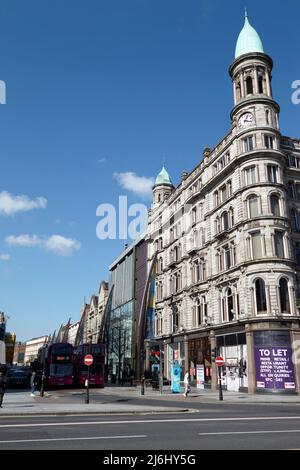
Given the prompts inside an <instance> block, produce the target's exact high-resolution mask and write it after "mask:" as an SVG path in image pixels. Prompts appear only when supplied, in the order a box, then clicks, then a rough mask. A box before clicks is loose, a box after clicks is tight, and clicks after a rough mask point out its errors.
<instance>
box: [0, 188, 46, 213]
mask: <svg viewBox="0 0 300 470" xmlns="http://www.w3.org/2000/svg"><path fill="white" fill-rule="evenodd" d="M46 206H47V199H45V198H44V197H37V198H36V199H30V198H29V197H28V196H13V195H12V194H10V193H8V192H7V191H2V192H1V193H0V214H1V215H15V214H16V213H17V212H26V211H31V210H33V209H45V208H46Z"/></svg>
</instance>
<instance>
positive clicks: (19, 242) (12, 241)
mask: <svg viewBox="0 0 300 470" xmlns="http://www.w3.org/2000/svg"><path fill="white" fill-rule="evenodd" d="M5 241H6V243H7V244H8V245H10V246H38V245H41V244H42V239H41V238H40V237H38V236H37V235H26V234H23V235H19V236H18V237H15V236H14V235H10V236H9V237H6V239H5Z"/></svg>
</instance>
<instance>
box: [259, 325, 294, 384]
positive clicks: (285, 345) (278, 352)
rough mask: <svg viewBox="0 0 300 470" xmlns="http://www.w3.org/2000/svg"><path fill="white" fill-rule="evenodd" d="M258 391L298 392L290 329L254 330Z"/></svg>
mask: <svg viewBox="0 0 300 470" xmlns="http://www.w3.org/2000/svg"><path fill="white" fill-rule="evenodd" d="M253 343H254V362H255V380H256V391H257V392H261V391H264V392H281V393H283V392H285V393H286V392H290V393H296V389H297V384H296V376H295V367H294V362H293V349H292V344H291V334H290V331H289V330H287V331H282V330H274V331H255V332H253Z"/></svg>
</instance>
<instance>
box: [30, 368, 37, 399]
mask: <svg viewBox="0 0 300 470" xmlns="http://www.w3.org/2000/svg"><path fill="white" fill-rule="evenodd" d="M30 387H31V393H30V396H32V397H35V393H34V392H35V387H36V372H34V371H33V372H32V375H31V379H30Z"/></svg>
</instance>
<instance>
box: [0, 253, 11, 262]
mask: <svg viewBox="0 0 300 470" xmlns="http://www.w3.org/2000/svg"><path fill="white" fill-rule="evenodd" d="M9 260H10V255H6V254H2V255H0V261H9Z"/></svg>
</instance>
